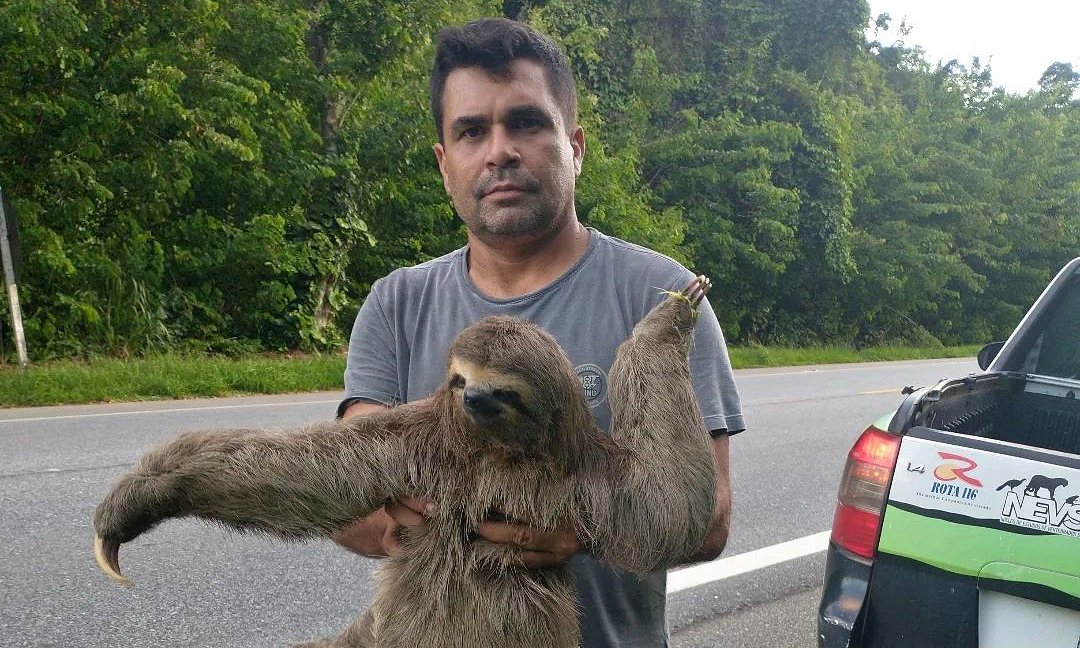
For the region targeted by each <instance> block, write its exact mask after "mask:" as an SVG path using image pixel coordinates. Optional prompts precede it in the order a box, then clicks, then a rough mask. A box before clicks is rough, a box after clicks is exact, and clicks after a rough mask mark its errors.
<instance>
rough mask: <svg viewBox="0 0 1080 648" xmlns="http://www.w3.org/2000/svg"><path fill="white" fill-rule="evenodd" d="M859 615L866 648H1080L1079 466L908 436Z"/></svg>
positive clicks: (923, 432) (978, 443)
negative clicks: (865, 620)
mask: <svg viewBox="0 0 1080 648" xmlns="http://www.w3.org/2000/svg"><path fill="white" fill-rule="evenodd" d="M866 613H867V615H869V616H870V617H872V621H873V622H872V623H868V624H867V628H868V632H872V635H873V636H867V637H864V639H865V644H864V645H866V646H873V647H878V646H920V647H927V648H929V647H933V646H955V647H964V646H966V647H970V648H1002V647H1004V646H1020V645H1030V646H1040V648H1043V647H1045V648H1080V457H1078V456H1076V455H1071V454H1064V453H1058V452H1051V451H1046V450H1039V449H1034V448H1030V447H1027V446H1020V445H1015V444H1010V443H1004V442H999V441H992V440H987V439H982V438H976V437H970V436H965V435H959V434H952V433H948V432H942V431H938V430H932V429H929V428H924V427H917V428H913V429H912V430H911V431H909V432H908V434H907V435H905V437H904V438H903V440H902V443H901V446H900V451H899V454H898V456H897V463H896V470H895V473H894V476H893V480H892V484H891V486H890V489H889V495H888V501H887V504H886V508H885V515H884V520H883V523H882V530H881V537H880V540H879V543H878V558H877V560H876V561H875V565H874V572H873V576H872V580H871V583H870V588H869V597H868V604H867V609H866ZM897 615H899V616H897ZM909 615H915V616H914V617H912V616H909ZM890 617H891V618H892V619H894V621H893V622H890ZM912 618H916V619H919V620H920V622H919V623H917V624H912V623H911V619H912ZM895 619H903V620H904V623H902V624H901V623H896V622H895ZM912 626H917V627H916V628H915V629H912V628H911V627H912ZM871 629H872V630H871ZM898 634H899V636H897V635H898Z"/></svg>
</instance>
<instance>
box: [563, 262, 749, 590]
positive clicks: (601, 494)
mask: <svg viewBox="0 0 1080 648" xmlns="http://www.w3.org/2000/svg"><path fill="white" fill-rule="evenodd" d="M696 283H697V282H695V283H692V284H691V285H690V286H689V287H688V288H687V289H686V291H684V293H683V295H672V296H669V297H668V298H667V299H666V300H665V301H663V302H661V304H660V305H658V306H657V307H656V308H654V309H653V310H652V311H650V313H649V314H648V315H646V317H645V318H644V319H643V320H642V321H641V322H640V323H639V324H638V325H637V326H636V327H635V328H634V331H633V333H632V335H631V337H630V339H629V340H627V341H626V342H624V343H623V344H622V345H620V347H619V350H618V352H617V354H616V359H615V364H614V365H613V366H612V369H611V378H610V392H609V398H610V401H611V408H612V437H611V440H612V444H610V446H607V445H605V446H602V448H601V449H602V457H601V460H600V464H601V465H605V466H606V468H605V470H603V471H594V472H593V477H592V479H591V481H592V483H591V484H589V483H588V482H586V483H585V488H584V489H583V491H582V493H581V497H582V502H583V504H584V506H585V511H584V513H585V515H584V519H585V520H586V521H587V524H586V529H585V530H584V532H583V538H584V539H586V542H587V544H588V546H589V548H590V550H591V552H592V553H593V554H594V555H596V556H598V557H599V558H601V559H604V560H607V561H608V562H610V563H612V564H614V565H615V566H617V567H621V568H623V569H627V570H630V571H634V572H639V573H644V572H648V571H652V570H654V569H659V568H663V567H670V566H673V565H677V564H681V563H684V562H686V561H688V560H693V559H696V558H697V557H698V556H699V555H703V554H704V555H708V554H710V553H713V551H715V545H716V544H717V543H720V544H722V542H723V541H724V540H726V535H727V534H726V528H727V510H728V505H729V495H728V490H729V489H728V480H727V470H726V469H727V466H726V463H727V462H726V459H727V452H726V450H727V445H726V439H724V440H723V441H719V445H715V444H717V443H718V442H717V441H715V440H712V439H711V438H710V436H709V434H708V431H707V430H706V429H705V426H704V424H703V422H702V418H701V413H700V410H699V408H698V406H697V396H696V394H695V393H694V388H693V384H692V381H691V376H690V369H689V360H688V355H689V344H690V339H691V337H692V335H693V326H694V318H693V315H692V308H691V300H688V299H687V297H686V296H685V295H687V294H689V295H691V298H693V297H696V298H697V300H700V298H701V292H702V291H700V290H695V284H696ZM694 304H695V305H696V301H695V302H694ZM720 464H723V465H720ZM718 468H719V469H721V470H720V471H718ZM597 472H599V473H600V474H599V475H597ZM720 472H722V474H720ZM718 495H720V496H721V497H719V498H718ZM707 539H709V540H710V543H709V544H712V545H713V547H711V548H710V547H707V546H705V543H706V540H707Z"/></svg>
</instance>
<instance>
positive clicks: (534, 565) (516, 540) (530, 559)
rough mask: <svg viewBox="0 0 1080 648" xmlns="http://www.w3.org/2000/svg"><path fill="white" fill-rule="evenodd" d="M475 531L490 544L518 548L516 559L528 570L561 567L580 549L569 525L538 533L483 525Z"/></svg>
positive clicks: (513, 526)
mask: <svg viewBox="0 0 1080 648" xmlns="http://www.w3.org/2000/svg"><path fill="white" fill-rule="evenodd" d="M477 532H478V533H479V534H480V537H482V538H484V539H485V540H487V541H489V542H496V543H499V544H511V545H514V546H516V547H519V548H520V549H521V551H519V553H518V559H519V560H520V561H521V564H523V565H524V566H525V567H528V568H529V569H541V568H544V567H555V566H558V565H561V564H563V563H565V562H566V561H567V560H570V558H571V556H573V555H574V554H576V553H580V552H581V550H582V545H581V541H580V540H578V537H577V534H576V533H575V532H574V530H573V529H572V528H570V527H568V526H561V527H559V528H558V529H555V530H554V531H541V530H540V529H536V528H533V527H528V526H524V525H521V524H511V523H508V522H484V523H483V524H481V525H480V526H479V528H477Z"/></svg>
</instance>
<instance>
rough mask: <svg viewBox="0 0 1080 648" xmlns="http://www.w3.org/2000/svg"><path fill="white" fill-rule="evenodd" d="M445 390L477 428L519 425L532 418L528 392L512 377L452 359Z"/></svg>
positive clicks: (518, 379)
mask: <svg viewBox="0 0 1080 648" xmlns="http://www.w3.org/2000/svg"><path fill="white" fill-rule="evenodd" d="M447 386H448V387H449V388H450V389H451V391H453V392H454V396H455V398H457V399H460V403H461V408H462V411H464V412H465V414H466V415H467V416H468V417H469V418H470V419H471V420H472V421H473V422H474V423H476V424H477V425H480V426H485V425H492V424H495V423H496V422H498V421H502V422H505V423H506V424H512V423H514V422H517V423H519V424H520V423H524V422H527V421H529V420H532V419H533V418H534V415H533V408H534V407H535V403H534V402H533V401H534V394H533V391H532V388H531V387H530V386H529V384H528V383H526V382H525V381H524V380H523V379H521V378H520V377H518V376H515V375H513V374H509V375H508V374H505V373H503V372H500V371H498V370H495V369H492V368H490V367H484V366H480V365H477V364H474V363H472V362H469V361H468V360H466V359H464V358H454V359H453V360H451V362H450V377H449V383H448V385H447Z"/></svg>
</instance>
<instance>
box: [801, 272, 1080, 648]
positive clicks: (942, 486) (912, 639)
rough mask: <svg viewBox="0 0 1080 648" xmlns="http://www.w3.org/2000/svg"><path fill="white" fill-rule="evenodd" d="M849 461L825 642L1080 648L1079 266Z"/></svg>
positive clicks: (876, 647) (828, 585)
mask: <svg viewBox="0 0 1080 648" xmlns="http://www.w3.org/2000/svg"><path fill="white" fill-rule="evenodd" d="M979 366H980V367H981V368H982V371H981V372H979V373H975V374H971V375H968V376H964V377H960V378H956V379H952V380H944V381H942V382H940V383H938V384H936V385H934V386H932V387H928V388H924V389H919V390H916V391H914V392H913V393H911V394H910V395H909V396H908V397H907V398H906V400H904V402H903V403H902V404H901V406H900V408H899V409H898V410H897V411H896V412H895V413H894V414H892V415H890V416H887V417H884V418H882V419H881V420H879V421H877V422H875V423H874V424H873V425H871V426H870V427H869V428H867V430H866V431H865V432H864V433H863V434H862V435H861V436H860V437H859V439H858V440H857V441H856V443H855V445H854V447H853V448H852V449H851V452H850V453H849V455H848V461H847V465H846V467H845V470H844V474H843V476H842V479H841V484H840V492H839V496H838V502H837V508H836V517H835V520H834V522H833V530H832V538H831V541H830V544H829V549H828V555H827V560H826V568H825V579H824V588H823V592H822V599H821V604H820V606H819V610H818V631H819V632H818V645H819V647H820V648H840V647H851V648H891V647H901V646H903V647H906V648H935V647H939V646H940V647H942V648H945V647H948V648H1016V647H1029V646H1030V647H1031V648H1036V647H1037V648H1080V258H1078V259H1075V260H1073V261H1072V262H1071V263H1069V264H1068V265H1066V266H1065V268H1063V269H1062V270H1061V272H1060V273H1059V274H1058V275H1057V277H1055V278H1054V280H1053V281H1052V282H1051V283H1050V285H1049V286H1048V287H1047V288H1046V290H1045V291H1044V292H1043V294H1042V295H1041V296H1040V297H1039V299H1038V301H1036V302H1035V304H1034V306H1032V308H1031V310H1029V311H1028V313H1027V315H1026V316H1025V317H1024V319H1023V320H1022V321H1021V322H1020V324H1019V325H1018V326H1017V328H1016V330H1015V331H1014V332H1013V334H1012V335H1011V336H1010V337H1009V339H1008V340H1007V341H1006V342H1004V343H995V344H991V345H987V346H986V347H985V348H984V349H983V351H982V352H980V354H979Z"/></svg>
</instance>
